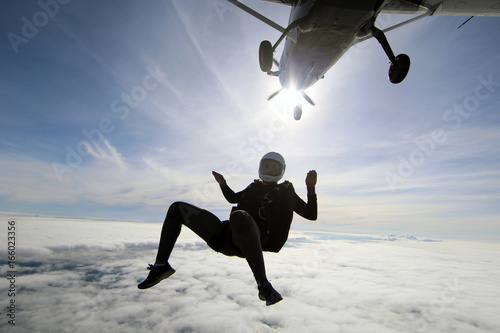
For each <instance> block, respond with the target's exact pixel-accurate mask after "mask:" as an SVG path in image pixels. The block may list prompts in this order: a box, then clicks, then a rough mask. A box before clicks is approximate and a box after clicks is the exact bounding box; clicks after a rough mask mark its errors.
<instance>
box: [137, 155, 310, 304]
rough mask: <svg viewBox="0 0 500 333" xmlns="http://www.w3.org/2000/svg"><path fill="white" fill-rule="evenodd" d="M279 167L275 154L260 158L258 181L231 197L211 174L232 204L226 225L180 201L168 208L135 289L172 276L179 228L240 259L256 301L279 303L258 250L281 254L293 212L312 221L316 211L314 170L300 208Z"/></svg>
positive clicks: (280, 159)
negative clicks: (154, 250)
mask: <svg viewBox="0 0 500 333" xmlns="http://www.w3.org/2000/svg"><path fill="white" fill-rule="evenodd" d="M285 168H286V164H285V160H284V158H283V156H281V155H280V154H279V153H276V152H270V153H267V154H265V155H264V156H263V157H262V159H261V161H260V165H259V178H260V180H255V181H254V182H253V183H252V184H250V185H249V186H248V187H247V188H245V189H244V190H243V191H240V192H237V193H235V192H234V191H233V190H232V189H231V188H230V187H229V186H228V185H227V183H226V180H225V179H224V176H223V175H221V174H219V173H217V172H215V171H212V174H213V176H214V178H215V180H216V181H217V183H219V185H220V187H221V190H222V194H223V195H224V197H225V198H226V200H227V201H228V202H229V203H231V204H237V206H236V207H234V208H233V211H232V212H231V215H230V217H229V220H228V221H220V220H219V218H217V217H216V216H215V215H214V214H212V213H210V212H208V211H206V210H203V209H200V208H198V207H195V206H193V205H190V204H187V203H184V202H175V203H173V204H172V205H171V206H170V208H169V209H168V212H167V215H166V217H165V221H164V222H163V228H162V231H161V236H160V243H159V246H158V252H157V256H156V261H155V264H154V265H151V264H150V265H149V267H148V269H149V270H150V272H149V275H148V276H147V278H146V279H145V280H144V281H143V282H142V283H140V284H139V285H138V288H139V289H147V288H151V287H153V286H154V285H156V284H158V283H159V282H160V281H162V280H163V279H166V278H168V277H169V276H171V275H172V274H173V273H175V270H174V269H173V268H172V267H171V266H170V264H169V263H168V259H169V257H170V254H171V252H172V249H173V247H174V245H175V242H176V240H177V237H178V236H179V234H180V231H181V227H182V225H185V226H187V227H188V228H190V229H191V230H192V231H194V232H195V233H196V234H197V235H198V236H200V237H201V238H202V239H203V240H205V241H206V242H207V244H208V246H209V247H211V248H212V249H213V250H215V251H217V252H220V253H222V254H224V255H226V256H237V257H240V258H245V259H246V261H247V262H248V265H249V266H250V269H251V270H252V272H253V275H254V277H255V281H256V282H257V287H258V290H259V294H258V296H259V299H260V300H262V301H266V305H272V304H275V303H277V302H279V301H281V300H282V299H283V298H282V297H281V295H280V294H279V293H278V292H277V291H276V290H275V289H274V288H273V287H272V285H271V283H269V281H268V280H267V276H266V269H265V264H264V257H263V254H262V251H269V252H279V251H280V250H281V248H282V247H283V245H284V244H285V242H286V240H287V238H288V232H289V229H290V224H291V223H292V218H293V212H296V213H297V214H299V215H300V216H302V217H304V218H306V219H309V220H316V218H317V210H318V209H317V199H316V193H315V186H316V181H317V174H316V171H315V170H311V171H309V172H308V174H307V177H306V181H305V182H306V187H307V203H306V202H304V201H303V200H302V199H301V198H300V197H299V196H298V195H297V194H296V193H295V190H294V188H293V186H292V184H291V183H290V182H288V181H284V182H283V183H281V184H278V181H279V180H280V179H281V178H283V175H284V173H285Z"/></svg>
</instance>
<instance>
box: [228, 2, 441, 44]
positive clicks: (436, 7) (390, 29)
mask: <svg viewBox="0 0 500 333" xmlns="http://www.w3.org/2000/svg"><path fill="white" fill-rule="evenodd" d="M228 1H229V0H228ZM441 5H442V2H440V3H438V4H437V5H435V6H432V7H430V8H429V9H428V10H427V11H426V12H425V13H423V14H422V15H419V16H416V17H414V18H412V19H409V20H407V21H404V22H401V23H399V24H396V25H393V26H392V27H389V28H386V29H384V30H382V32H383V33H386V32H389V31H392V30H395V29H397V28H401V27H402V26H405V25H407V24H410V23H412V22H415V21H417V20H420V19H422V18H424V17H427V16H432V15H434V13H435V12H436V11H438V10H439V9H440V7H441ZM372 37H374V36H371V35H369V36H366V37H363V38H359V39H358V40H357V41H356V42H355V44H357V43H360V42H363V41H365V40H367V39H370V38H372ZM353 45H354V44H353Z"/></svg>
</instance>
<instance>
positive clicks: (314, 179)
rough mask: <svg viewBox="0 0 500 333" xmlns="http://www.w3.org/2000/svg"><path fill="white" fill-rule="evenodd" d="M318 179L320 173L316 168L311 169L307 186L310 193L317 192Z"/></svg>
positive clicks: (307, 178)
mask: <svg viewBox="0 0 500 333" xmlns="http://www.w3.org/2000/svg"><path fill="white" fill-rule="evenodd" d="M317 181H318V174H317V173H316V170H311V171H309V172H308V173H307V177H306V186H307V193H308V194H315V193H316V190H315V187H316V182H317Z"/></svg>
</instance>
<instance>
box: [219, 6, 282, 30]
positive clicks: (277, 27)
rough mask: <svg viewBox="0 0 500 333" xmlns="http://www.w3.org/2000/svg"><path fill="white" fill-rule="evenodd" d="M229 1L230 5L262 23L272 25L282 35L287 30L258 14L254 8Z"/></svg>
mask: <svg viewBox="0 0 500 333" xmlns="http://www.w3.org/2000/svg"><path fill="white" fill-rule="evenodd" d="M227 1H229V2H230V3H232V4H233V5H235V6H236V7H238V8H241V9H243V10H244V11H245V12H247V13H248V14H250V15H252V16H253V17H255V18H257V19H259V20H261V21H262V22H264V23H266V24H268V25H270V26H271V27H273V28H274V29H276V30H278V31H279V32H281V33H284V32H285V28H283V27H282V26H281V25H279V24H278V23H276V22H273V21H271V20H270V19H268V18H267V17H265V16H264V15H262V14H260V13H258V12H256V11H255V10H253V9H252V8H250V7H248V6H246V5H244V4H242V3H241V2H239V1H237V0H227Z"/></svg>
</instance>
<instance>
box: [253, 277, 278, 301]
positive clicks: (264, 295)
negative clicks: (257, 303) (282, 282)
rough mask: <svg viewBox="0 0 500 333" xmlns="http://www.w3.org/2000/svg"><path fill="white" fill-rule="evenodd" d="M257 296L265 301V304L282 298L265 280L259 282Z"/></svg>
mask: <svg viewBox="0 0 500 333" xmlns="http://www.w3.org/2000/svg"><path fill="white" fill-rule="evenodd" d="M258 289H259V298H260V300H261V301H266V305H267V306H269V305H273V304H276V303H278V302H279V301H281V300H282V299H283V297H281V295H280V294H279V293H278V292H277V291H276V290H275V289H274V288H273V286H271V283H269V281H267V280H265V281H262V282H261V283H259V285H258Z"/></svg>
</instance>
